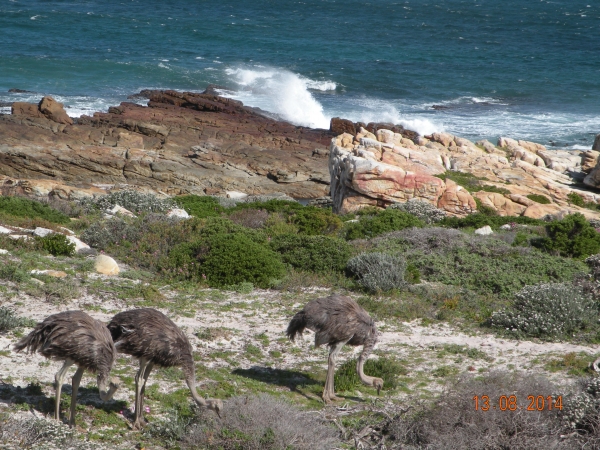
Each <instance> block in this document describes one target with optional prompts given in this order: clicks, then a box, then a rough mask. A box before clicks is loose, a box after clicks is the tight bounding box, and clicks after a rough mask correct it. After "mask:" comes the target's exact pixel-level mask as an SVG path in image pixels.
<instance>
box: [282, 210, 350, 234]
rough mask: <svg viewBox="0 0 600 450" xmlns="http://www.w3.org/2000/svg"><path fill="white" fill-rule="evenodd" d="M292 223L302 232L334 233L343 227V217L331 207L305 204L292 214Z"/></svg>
mask: <svg viewBox="0 0 600 450" xmlns="http://www.w3.org/2000/svg"><path fill="white" fill-rule="evenodd" d="M290 221H291V223H293V224H294V225H296V226H297V227H298V230H299V231H300V233H302V234H307V235H309V236H314V235H317V234H333V233H337V232H338V231H339V230H340V229H341V228H342V221H341V219H340V218H339V217H338V216H336V215H335V214H333V213H332V212H331V210H330V209H323V208H317V207H316V206H305V207H304V208H303V209H298V210H296V211H295V213H294V214H293V215H292V216H291V220H290Z"/></svg>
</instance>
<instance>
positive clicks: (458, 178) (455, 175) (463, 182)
mask: <svg viewBox="0 0 600 450" xmlns="http://www.w3.org/2000/svg"><path fill="white" fill-rule="evenodd" d="M435 176H436V177H437V178H441V179H442V180H444V181H446V180H447V179H450V180H452V181H454V182H455V183H456V184H458V185H459V186H462V187H464V188H465V189H466V190H467V191H469V192H477V191H479V190H481V187H482V184H481V183H480V181H481V180H487V178H485V177H477V176H475V175H473V174H472V173H468V172H459V171H454V170H452V171H450V170H448V171H446V172H444V173H442V174H439V175H435Z"/></svg>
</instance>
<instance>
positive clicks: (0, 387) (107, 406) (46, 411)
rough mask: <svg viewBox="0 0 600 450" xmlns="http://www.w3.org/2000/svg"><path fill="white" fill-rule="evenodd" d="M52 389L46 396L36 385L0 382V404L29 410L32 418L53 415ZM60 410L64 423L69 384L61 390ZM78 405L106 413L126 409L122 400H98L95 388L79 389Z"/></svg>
mask: <svg viewBox="0 0 600 450" xmlns="http://www.w3.org/2000/svg"><path fill="white" fill-rule="evenodd" d="M53 394H54V388H53V387H52V394H51V395H49V396H48V395H46V394H45V393H44V391H43V390H42V386H41V385H39V384H37V383H29V384H28V385H27V386H26V387H21V386H14V385H12V384H10V383H6V382H4V381H3V380H0V403H4V404H6V405H16V406H18V409H22V410H29V411H30V412H31V413H32V414H33V415H34V416H37V415H39V413H41V414H43V415H50V416H52V415H53V414H54V395H53ZM62 394H63V395H61V402H60V410H61V420H62V422H63V423H66V416H67V415H68V414H69V412H68V411H69V408H70V406H71V398H70V396H71V384H67V383H65V384H64V385H63V388H62ZM77 404H78V405H89V406H92V407H94V408H96V409H101V410H103V411H105V412H107V413H110V412H116V413H119V412H120V411H122V410H124V409H126V408H127V402H125V401H122V400H114V399H113V400H110V401H108V402H103V401H102V400H100V394H99V392H98V388H97V387H93V388H86V387H82V386H80V387H79V392H78V395H77Z"/></svg>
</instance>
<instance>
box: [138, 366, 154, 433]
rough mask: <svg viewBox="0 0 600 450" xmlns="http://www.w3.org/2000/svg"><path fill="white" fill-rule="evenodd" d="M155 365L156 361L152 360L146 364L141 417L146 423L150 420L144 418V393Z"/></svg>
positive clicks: (141, 396)
mask: <svg viewBox="0 0 600 450" xmlns="http://www.w3.org/2000/svg"><path fill="white" fill-rule="evenodd" d="M153 367H154V363H152V362H150V363H148V365H147V366H146V370H144V384H143V385H142V390H141V392H140V402H139V403H140V418H141V420H142V422H143V424H144V425H146V424H147V423H148V421H147V420H146V419H145V418H144V393H145V392H146V382H147V381H148V377H149V376H150V372H152V368H153Z"/></svg>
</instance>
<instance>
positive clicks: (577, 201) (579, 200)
mask: <svg viewBox="0 0 600 450" xmlns="http://www.w3.org/2000/svg"><path fill="white" fill-rule="evenodd" d="M567 199H568V200H569V202H571V204H573V205H575V206H581V207H583V206H585V200H584V199H583V197H582V196H581V195H579V194H578V193H577V192H570V193H569V195H567Z"/></svg>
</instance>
